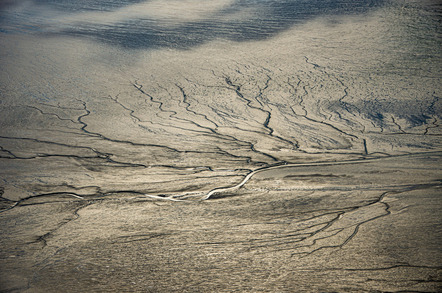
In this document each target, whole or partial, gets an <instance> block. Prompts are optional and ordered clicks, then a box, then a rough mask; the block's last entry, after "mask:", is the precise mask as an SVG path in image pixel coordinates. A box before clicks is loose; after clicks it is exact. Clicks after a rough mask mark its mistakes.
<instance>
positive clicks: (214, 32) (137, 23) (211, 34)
mask: <svg viewBox="0 0 442 293" xmlns="http://www.w3.org/2000/svg"><path fill="white" fill-rule="evenodd" d="M382 2H384V1H383V0H370V1H363V0H358V1H348V0H334V1H320V0H309V1H306V0H284V1H279V0H260V1H258V0H217V1H201V0H167V1H164V0H161V1H160V0H153V1H140V0H127V1H115V0H108V1H66V0H63V1H55V0H34V1H18V2H14V4H13V5H12V2H4V4H3V5H2V6H0V9H1V10H0V19H1V20H0V21H1V26H0V30H1V31H2V32H6V33H16V32H25V33H36V32H37V33H43V34H56V35H74V36H85V37H89V38H90V37H92V38H94V39H97V40H101V41H103V42H106V43H110V44H114V45H119V46H123V47H130V48H155V47H175V48H190V47H193V46H195V45H199V44H202V43H204V42H207V41H210V40H212V39H216V38H222V39H229V40H235V41H245V40H258V39H264V38H268V37H271V36H273V35H275V34H277V33H279V32H281V31H283V30H286V29H288V28H289V27H291V26H293V25H294V24H299V23H302V22H304V21H306V20H309V19H312V18H314V17H317V16H322V15H339V14H352V13H364V12H366V11H368V10H369V9H370V8H372V7H376V6H378V5H380V4H382Z"/></svg>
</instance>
